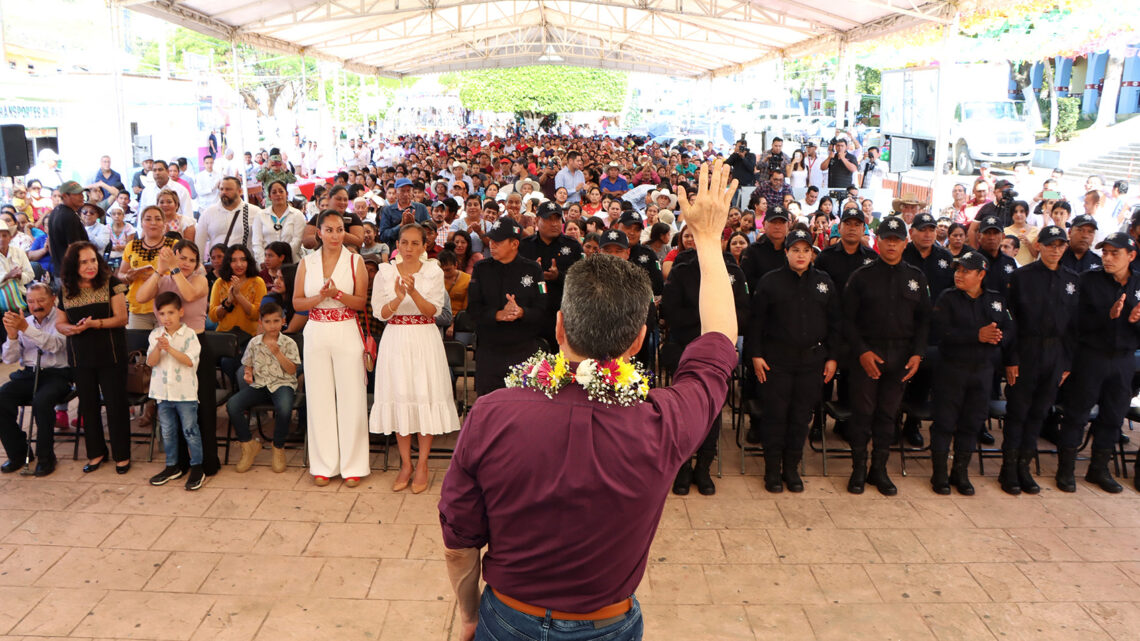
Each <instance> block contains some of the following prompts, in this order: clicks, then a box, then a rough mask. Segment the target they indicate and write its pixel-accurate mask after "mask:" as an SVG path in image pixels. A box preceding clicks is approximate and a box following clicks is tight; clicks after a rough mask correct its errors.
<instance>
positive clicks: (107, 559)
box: [36, 548, 168, 590]
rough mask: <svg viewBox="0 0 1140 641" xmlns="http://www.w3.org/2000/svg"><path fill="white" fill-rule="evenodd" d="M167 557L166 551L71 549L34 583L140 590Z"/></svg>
mask: <svg viewBox="0 0 1140 641" xmlns="http://www.w3.org/2000/svg"><path fill="white" fill-rule="evenodd" d="M167 556H168V553H166V552H146V551H142V550H103V549H96V550H91V549H85V548H72V549H70V550H68V552H67V554H65V555H63V558H61V559H60V560H59V561H57V562H56V563H55V565H53V566H52V567H51V569H49V570H48V571H47V572H45V573H44V574H43V576H41V577H40V578H39V579H38V580H37V581H36V585H39V586H43V587H51V588H104V589H111V590H141V589H142V587H143V586H144V585H146V583H147V581H149V580H150V578H151V577H152V576H154V573H155V571H156V570H157V569H158V568H159V567H160V566H161V565H162V563H163V561H165V560H166V557H167Z"/></svg>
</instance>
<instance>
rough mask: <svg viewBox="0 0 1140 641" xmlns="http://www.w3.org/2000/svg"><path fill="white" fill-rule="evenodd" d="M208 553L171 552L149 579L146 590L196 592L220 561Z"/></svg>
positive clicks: (219, 556)
mask: <svg viewBox="0 0 1140 641" xmlns="http://www.w3.org/2000/svg"><path fill="white" fill-rule="evenodd" d="M221 558H222V555H221V554H213V553H209V552H172V553H171V554H170V556H168V557H167V558H166V561H164V562H163V563H162V567H160V568H159V569H158V572H156V573H155V574H154V576H153V577H151V579H150V581H148V582H147V584H146V589H147V590H148V591H153V592H197V591H198V588H199V587H200V586H201V585H202V582H203V581H205V580H206V577H207V576H209V575H210V572H212V571H213V569H214V566H216V565H217V564H218V561H219V560H221Z"/></svg>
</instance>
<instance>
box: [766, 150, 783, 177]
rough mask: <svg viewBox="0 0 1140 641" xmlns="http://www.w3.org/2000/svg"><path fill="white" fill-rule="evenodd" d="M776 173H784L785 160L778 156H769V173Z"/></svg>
mask: <svg viewBox="0 0 1140 641" xmlns="http://www.w3.org/2000/svg"><path fill="white" fill-rule="evenodd" d="M774 171H779V172H783V171H784V159H783V157H781V156H777V155H776V154H772V155H771V156H768V173H769V174H770V173H772V172H774Z"/></svg>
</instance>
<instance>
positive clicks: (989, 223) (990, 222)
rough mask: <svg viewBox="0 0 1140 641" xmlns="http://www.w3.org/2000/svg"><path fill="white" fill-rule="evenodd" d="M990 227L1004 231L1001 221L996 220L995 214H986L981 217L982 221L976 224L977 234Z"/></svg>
mask: <svg viewBox="0 0 1140 641" xmlns="http://www.w3.org/2000/svg"><path fill="white" fill-rule="evenodd" d="M991 229H996V230H998V231H1004V230H1005V228H1004V227H1002V226H1001V221H1000V220H998V217H997V216H986V217H985V218H983V219H982V222H981V223H980V224H979V225H978V233H979V234H983V233H985V232H987V231H989V230H991Z"/></svg>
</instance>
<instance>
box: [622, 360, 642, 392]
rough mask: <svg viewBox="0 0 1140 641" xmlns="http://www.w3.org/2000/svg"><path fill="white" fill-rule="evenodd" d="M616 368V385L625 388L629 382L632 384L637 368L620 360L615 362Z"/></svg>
mask: <svg viewBox="0 0 1140 641" xmlns="http://www.w3.org/2000/svg"><path fill="white" fill-rule="evenodd" d="M617 366H618V371H617V382H618V385H621V386H622V387H625V386H627V385H629V384H630V383H631V382H633V379H634V377H635V376H636V375H637V368H636V367H634V366H633V363H630V362H629V361H627V360H625V359H622V360H619V361H618V362H617Z"/></svg>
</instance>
